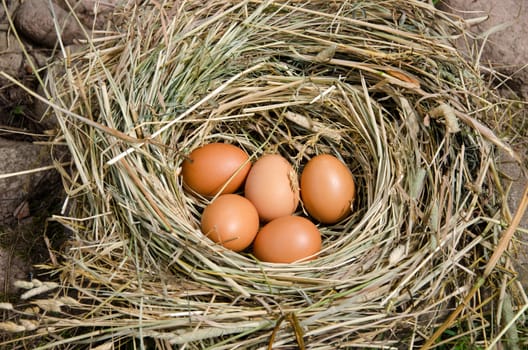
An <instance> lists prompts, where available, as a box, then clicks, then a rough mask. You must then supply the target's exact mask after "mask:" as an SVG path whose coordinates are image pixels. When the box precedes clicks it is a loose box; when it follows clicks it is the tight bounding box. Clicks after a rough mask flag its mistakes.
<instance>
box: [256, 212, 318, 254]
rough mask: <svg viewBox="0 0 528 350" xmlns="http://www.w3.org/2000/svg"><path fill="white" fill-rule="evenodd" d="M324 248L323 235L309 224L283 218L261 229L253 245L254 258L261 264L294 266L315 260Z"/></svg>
mask: <svg viewBox="0 0 528 350" xmlns="http://www.w3.org/2000/svg"><path fill="white" fill-rule="evenodd" d="M321 245H322V241H321V233H320V232H319V230H318V229H317V227H316V226H315V225H314V224H313V223H312V222H311V221H310V220H308V219H306V218H303V217H300V216H283V217H280V218H278V219H275V220H272V221H270V222H268V223H267V224H266V225H265V226H264V227H262V228H261V229H260V231H259V232H258V233H257V237H256V238H255V241H254V242H253V254H254V255H255V257H256V258H257V259H259V260H261V261H267V262H274V263H292V262H294V261H297V260H301V259H304V258H307V257H312V258H315V257H316V254H317V253H318V252H319V251H320V250H321Z"/></svg>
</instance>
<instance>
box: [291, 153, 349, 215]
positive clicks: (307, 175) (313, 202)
mask: <svg viewBox="0 0 528 350" xmlns="http://www.w3.org/2000/svg"><path fill="white" fill-rule="evenodd" d="M355 195H356V186H355V183H354V178H353V177H352V173H351V172H350V170H349V169H348V167H347V166H346V165H345V164H343V162H341V161H340V160H339V159H337V158H336V157H334V156H332V155H329V154H322V155H318V156H316V157H313V158H312V159H310V161H308V163H307V164H306V166H305V167H304V169H303V172H302V174H301V198H302V201H303V204H304V207H305V208H306V211H308V213H309V214H310V215H311V216H312V217H313V218H315V219H316V220H318V221H320V222H322V223H325V224H333V223H336V222H338V221H339V220H341V219H343V218H345V217H346V216H347V215H348V214H350V211H351V204H352V202H353V201H354V197H355Z"/></svg>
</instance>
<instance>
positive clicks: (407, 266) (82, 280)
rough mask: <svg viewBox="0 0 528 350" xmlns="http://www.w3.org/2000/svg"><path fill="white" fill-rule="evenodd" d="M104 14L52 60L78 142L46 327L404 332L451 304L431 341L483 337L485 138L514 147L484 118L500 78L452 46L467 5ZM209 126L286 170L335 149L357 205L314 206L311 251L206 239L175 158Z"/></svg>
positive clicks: (306, 342)
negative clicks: (492, 81) (80, 43)
mask: <svg viewBox="0 0 528 350" xmlns="http://www.w3.org/2000/svg"><path fill="white" fill-rule="evenodd" d="M113 24H114V25H115V28H113V31H112V32H106V33H105V35H104V36H102V37H100V38H95V39H93V40H91V41H89V42H88V44H87V45H86V46H84V47H83V48H82V49H81V50H80V51H78V52H76V53H74V54H68V55H67V57H66V58H67V59H65V60H64V61H63V62H62V64H61V65H60V66H56V67H53V68H52V69H51V71H50V74H49V76H48V87H47V90H48V91H49V94H50V101H51V102H50V105H51V107H52V109H53V111H54V112H55V114H56V115H57V119H58V123H59V125H60V128H61V135H60V140H59V141H60V142H59V141H57V146H56V147H60V146H61V145H67V147H68V149H69V153H71V160H72V166H71V168H68V169H65V168H61V169H62V174H63V179H64V183H65V188H66V191H67V194H68V196H67V200H66V203H65V205H64V213H63V215H60V216H59V215H57V216H55V217H54V219H55V220H58V221H60V222H61V223H63V224H64V225H65V226H66V227H67V228H68V229H69V230H70V231H71V239H70V240H69V243H68V246H69V247H68V249H67V251H66V252H65V253H64V254H63V259H62V260H61V261H60V262H57V265H55V266H54V267H53V268H52V270H53V271H54V272H55V273H57V272H60V276H61V279H60V280H61V288H60V290H61V291H60V292H59V293H58V294H57V295H55V296H54V298H53V299H52V300H51V299H50V301H49V302H50V303H51V306H50V304H45V305H44V306H42V305H41V306H42V308H44V309H46V307H47V308H48V312H47V313H45V315H43V316H42V317H43V319H45V320H46V322H45V324H46V328H45V330H46V331H41V332H40V336H42V334H46V335H48V336H50V338H49V339H50V340H49V344H51V345H49V346H54V345H60V344H82V343H83V342H90V343H93V344H99V345H101V346H104V345H106V346H108V345H109V344H112V345H115V346H118V345H125V344H129V345H130V344H136V345H138V344H141V345H144V346H149V345H150V346H157V347H158V348H169V347H170V346H175V345H178V344H179V345H181V346H182V347H181V348H183V347H185V348H190V349H198V348H213V347H214V348H217V349H234V348H241V349H242V348H244V349H247V348H259V349H265V348H274V349H279V348H281V349H282V348H284V349H287V348H288V349H291V348H295V347H296V346H297V347H299V348H313V349H330V348H336V347H340V348H352V347H360V348H364V347H367V346H368V347H383V346H385V347H387V348H390V347H394V348H398V346H401V345H406V346H407V347H409V348H413V347H417V346H419V345H424V346H428V345H427V343H426V342H427V341H428V339H431V337H432V336H433V332H434V331H435V330H436V329H437V328H438V327H439V326H440V325H442V324H447V323H445V322H451V323H449V327H447V328H445V329H446V332H443V333H442V334H441V336H440V337H437V336H435V337H434V338H435V339H439V340H438V341H437V343H436V345H438V344H442V342H443V343H444V344H445V343H449V344H454V342H456V339H460V335H459V334H462V335H463V337H465V338H464V339H466V338H467V339H471V341H474V342H475V343H479V342H489V341H490V339H492V337H493V336H494V334H493V331H495V330H494V329H492V328H493V327H491V326H490V323H489V322H488V321H489V317H488V316H487V315H489V313H490V312H491V311H490V310H492V309H493V308H488V309H486V307H489V305H492V304H493V300H494V298H495V297H497V294H496V293H494V292H493V290H494V289H493V288H496V286H497V283H498V282H497V281H499V280H500V279H501V278H502V273H503V272H496V271H492V272H491V273H490V274H489V276H486V277H489V278H487V279H485V281H484V282H482V283H483V286H484V287H483V288H484V289H486V288H487V289H489V290H490V294H489V295H487V296H485V295H481V293H476V294H474V296H472V297H469V298H467V296H468V293H469V291H470V290H471V289H472V287H473V286H475V285H476V284H479V283H480V282H479V281H481V280H480V279H479V278H480V276H481V271H482V269H483V268H484V267H485V263H486V260H487V259H488V258H489V257H490V256H491V255H493V253H494V251H495V248H496V246H497V241H498V237H499V233H500V232H501V230H502V228H501V225H500V224H501V216H500V215H501V210H502V197H500V196H499V195H498V194H497V191H496V190H495V189H496V186H497V181H498V180H497V178H498V176H497V172H496V170H495V167H494V165H493V164H494V163H493V162H494V161H493V159H494V155H493V150H494V149H495V148H496V146H498V147H500V148H503V149H505V150H507V151H508V150H509V149H508V148H507V146H505V145H504V144H503V143H502V142H501V141H500V140H499V139H497V138H496V137H495V136H494V135H493V133H491V132H490V130H489V129H488V128H487V127H486V126H485V125H484V123H482V121H481V120H482V119H483V118H486V117H488V116H489V115H492V114H493V113H497V109H496V105H494V104H493V103H491V102H489V100H488V99H492V98H494V96H493V93H492V92H491V91H489V90H488V88H487V87H486V86H485V84H483V81H482V78H481V76H480V74H479V72H478V70H476V68H475V67H474V66H473V65H472V64H471V62H469V63H468V62H467V61H465V60H464V59H463V58H462V57H461V56H460V55H459V53H458V52H457V51H456V50H455V49H454V48H453V47H452V46H451V45H450V40H453V39H455V38H456V37H459V36H461V35H463V29H462V27H461V24H460V22H458V21H456V20H454V19H453V18H450V17H449V16H447V15H446V14H444V13H442V12H440V11H438V10H436V9H435V8H434V7H432V6H431V5H428V4H426V3H424V2H420V1H403V0H393V1H385V2H379V1H361V2H349V1H289V2H278V1H277V2H276V1H259V0H250V1H241V2H239V1H232V2H229V1H225V0H222V1H220V0H218V1H216V0H212V1H208V2H203V1H183V2H178V1H165V2H163V4H158V3H155V2H152V3H149V4H143V5H138V6H132V5H131V6H129V7H124V8H123V9H122V10H121V12H119V13H117V14H116V17H115V19H114V21H113ZM61 142H62V143H61ZM211 142H224V143H231V144H235V145H237V146H239V147H240V148H242V149H244V150H245V151H246V152H247V153H248V154H249V155H250V157H251V159H252V160H255V159H257V158H258V157H259V156H261V155H262V154H264V153H268V152H274V153H279V154H281V155H282V156H283V157H285V158H286V159H288V160H289V161H290V163H291V164H292V165H293V167H294V169H295V170H297V171H298V172H300V171H301V170H302V168H303V166H304V165H305V164H306V162H307V161H308V160H309V159H310V158H311V157H313V156H315V155H317V154H321V153H330V154H332V155H335V156H336V157H338V158H339V159H341V160H343V162H344V163H345V164H346V165H347V166H348V167H349V169H350V170H351V172H352V173H353V175H354V178H355V180H356V186H357V195H356V200H355V201H354V204H353V211H352V214H351V215H350V216H349V217H347V218H346V219H344V220H342V221H340V222H339V223H337V224H327V225H324V224H318V228H319V230H320V232H321V234H322V238H323V248H322V251H321V253H320V254H319V256H318V258H316V259H314V260H311V261H304V262H298V263H293V264H272V263H266V262H261V261H258V260H256V259H255V258H254V257H253V256H252V255H251V252H250V251H244V252H239V253H238V252H234V251H230V250H227V249H225V248H224V247H222V246H221V245H218V244H215V243H214V242H212V241H210V240H209V239H208V238H207V237H205V236H204V235H203V234H202V233H201V231H200V214H201V212H202V210H203V208H204V207H205V206H206V205H207V204H208V203H210V201H211V198H204V197H200V196H197V195H195V194H192V193H190V192H189V191H187V190H186V189H185V187H184V186H183V184H182V179H181V176H180V170H181V165H182V162H183V161H184V159H185V158H186V156H187V155H188V154H189V152H190V151H192V150H193V149H195V148H196V147H199V146H201V145H204V144H207V143H211ZM296 215H302V216H305V213H304V212H303V208H302V206H300V207H299V209H298V212H297V213H296ZM486 298H488V299H486ZM463 301H464V305H465V306H464V309H463V310H462V312H459V313H458V314H459V315H460V317H459V319H458V321H457V322H456V323H453V322H452V320H451V321H449V319H448V320H447V321H446V317H447V316H448V315H449V314H450V313H451V312H452V311H453V310H454V309H455V308H456V307H458V306H459V305H460V304H462V302H463ZM485 306H486V307H485ZM50 307H51V308H52V309H51V311H55V313H54V312H49V311H50V310H49V308H50ZM53 308H55V309H53ZM486 310H487V311H486ZM58 311H61V312H62V313H67V314H68V315H69V318H68V319H65V318H64V316H63V315H60V314H59V315H58V314H56V312H58ZM453 324H454V325H455V327H458V328H457V331H456V332H455V333H453V331H452V327H451V325H453ZM53 334H62V338H60V339H59V338H51V335H53ZM453 334H454V335H453ZM451 338H452V339H451ZM442 339H443V340H442ZM453 339H455V340H453ZM438 342H439V343H438Z"/></svg>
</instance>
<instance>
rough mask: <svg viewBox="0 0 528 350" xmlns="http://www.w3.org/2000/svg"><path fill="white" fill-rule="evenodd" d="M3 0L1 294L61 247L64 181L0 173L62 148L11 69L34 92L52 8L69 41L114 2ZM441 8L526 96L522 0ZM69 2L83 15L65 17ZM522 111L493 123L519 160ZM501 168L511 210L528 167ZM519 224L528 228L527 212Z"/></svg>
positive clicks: (102, 18) (490, 69) (522, 253)
mask: <svg viewBox="0 0 528 350" xmlns="http://www.w3.org/2000/svg"><path fill="white" fill-rule="evenodd" d="M5 1H6V2H5V4H6V6H5V7H4V6H2V5H0V159H1V162H0V189H1V191H0V287H2V288H3V293H2V291H0V294H4V295H14V294H16V289H15V288H14V287H13V281H14V280H15V279H18V278H24V277H25V276H27V275H28V273H30V272H32V270H33V269H34V268H33V267H32V264H35V263H39V262H42V261H45V260H46V259H49V258H50V254H51V253H50V251H51V249H55V248H57V246H58V245H60V243H61V241H62V239H63V238H64V235H62V234H60V230H54V231H53V232H55V233H51V232H52V230H50V227H49V225H48V221H47V220H46V219H47V218H48V217H49V215H50V213H57V212H58V211H59V210H60V205H61V200H60V198H61V196H60V195H61V191H60V188H61V183H60V178H59V176H58V175H57V174H56V173H54V172H53V171H51V170H41V171H36V172H30V173H27V174H23V175H18V176H10V177H6V178H4V177H2V175H1V174H12V173H17V172H24V171H26V170H30V169H35V168H43V169H46V168H47V167H50V166H51V165H52V161H51V158H50V156H49V154H50V152H60V150H53V149H50V147H49V146H48V145H47V143H46V142H45V141H46V140H48V138H49V137H50V135H53V133H54V132H55V129H56V125H55V124H54V123H53V119H52V118H51V119H50V118H49V115H48V114H46V113H45V112H46V108H45V106H43V104H42V103H39V102H38V100H36V99H35V98H33V97H31V96H30V95H29V94H27V93H26V92H25V90H24V88H22V87H20V86H18V85H17V84H16V83H14V82H13V81H12V80H11V79H10V78H9V77H12V78H14V79H16V80H18V81H20V82H21V83H23V84H24V85H25V86H27V87H28V88H30V89H34V90H37V88H38V82H37V80H36V79H35V75H36V74H37V75H38V76H40V77H44V76H45V72H44V71H43V70H42V69H41V68H42V67H44V66H45V65H46V64H47V63H48V62H49V61H50V60H53V57H54V56H55V55H57V52H59V51H58V49H59V47H58V46H57V43H58V38H57V35H56V34H55V33H56V31H55V25H56V24H55V23H54V21H53V15H55V16H56V18H58V21H57V24H58V25H59V26H60V27H61V28H63V31H62V36H61V38H60V39H61V41H62V43H63V44H64V45H76V43H77V42H78V39H79V38H82V36H83V31H87V32H90V31H91V30H97V29H103V28H104V27H105V26H107V25H109V24H110V23H109V16H110V14H111V12H112V10H113V9H114V7H115V6H116V5H117V4H118V3H119V0H105V1H103V0H101V1H99V0H55V1H54V3H53V7H52V8H49V6H48V1H43V0H5ZM438 6H439V7H440V8H441V9H442V10H445V11H447V12H450V13H452V14H455V15H456V16H460V18H461V20H462V19H465V21H466V22H465V23H466V25H467V26H468V31H469V32H470V33H471V35H472V38H473V40H470V41H469V42H468V41H459V42H457V45H459V48H460V50H461V51H462V52H464V54H466V55H468V56H472V57H477V58H478V59H479V60H480V63H481V64H482V65H483V66H485V67H487V69H484V70H483V71H484V72H485V73H486V74H487V75H488V76H489V80H490V84H492V86H494V87H496V88H497V89H498V90H500V91H501V93H502V94H503V95H505V96H507V97H510V98H520V99H522V100H524V101H527V100H528V83H527V82H528V66H527V65H528V25H526V23H528V2H527V1H526V0H502V1H496V0H443V1H441V3H440V4H439V5H438ZM72 10H73V11H74V12H75V13H76V14H77V16H78V17H79V18H80V23H79V22H77V21H76V20H74V18H73V17H72V16H71V11H72ZM12 26H14V27H15V28H16V31H14V30H13V28H12ZM1 73H4V74H1ZM526 114H527V113H526V109H524V110H520V111H519V112H518V113H517V114H516V115H515V116H514V117H513V118H515V120H514V122H513V124H512V125H515V128H514V129H515V130H506V129H504V128H503V126H501V125H492V126H493V127H495V128H496V130H497V133H498V134H499V135H500V136H502V137H505V138H506V139H508V140H509V141H510V143H511V144H512V145H513V146H514V147H515V148H516V150H517V151H518V152H519V154H520V155H521V156H522V157H523V159H526V155H527V150H528V146H527V145H528V141H527V138H526V137H525V136H526V135H527V134H528V132H527V131H526V130H527V129H528V126H527V123H528V122H525V120H527V119H528V118H526V117H527V115H526ZM499 124H500V123H499ZM523 128H524V129H523ZM519 130H521V131H519ZM522 130H524V132H522ZM525 164H526V161H525ZM501 169H502V171H503V172H504V173H505V174H506V175H507V176H506V180H505V186H506V188H510V189H511V190H510V194H511V196H510V199H509V204H510V208H511V211H512V212H513V211H515V209H516V208H517V206H518V204H519V202H520V200H521V198H522V194H523V191H524V188H525V186H526V183H527V178H526V173H525V172H524V168H523V167H521V166H519V164H517V163H515V162H514V161H512V160H510V159H507V157H504V159H503V162H502V164H501ZM522 226H523V227H525V228H528V215H525V219H524V220H523V223H522ZM57 232H59V233H57ZM65 234H66V233H65ZM516 239H517V240H518V241H519V242H522V241H528V236H523V235H521V234H519V235H518V236H517V237H516ZM517 246H519V247H522V245H520V244H519V245H517ZM515 252H516V254H517V260H516V264H517V268H518V271H520V279H521V281H522V282H523V283H524V285H525V286H527V287H528V250H526V249H519V250H516V251H515Z"/></svg>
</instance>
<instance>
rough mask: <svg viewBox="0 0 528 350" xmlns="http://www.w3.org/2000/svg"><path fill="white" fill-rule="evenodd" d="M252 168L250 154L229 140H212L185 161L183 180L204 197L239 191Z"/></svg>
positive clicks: (193, 152)
mask: <svg viewBox="0 0 528 350" xmlns="http://www.w3.org/2000/svg"><path fill="white" fill-rule="evenodd" d="M250 168H251V162H249V156H248V155H247V153H246V152H244V151H243V150H242V149H241V148H239V147H237V146H235V145H231V144H227V143H210V144H207V145H204V146H202V147H199V148H196V149H195V150H193V151H192V152H191V154H189V156H188V157H187V159H185V161H184V162H183V164H182V177H183V182H184V183H185V184H186V185H187V186H188V187H189V188H191V189H192V190H193V191H195V192H197V193H199V194H201V195H203V196H215V195H216V194H217V193H218V192H219V191H220V190H221V189H222V187H223V186H224V185H226V183H227V185H226V186H225V188H224V190H223V191H222V194H224V193H233V192H235V191H236V190H237V189H238V188H239V187H240V186H241V185H242V183H243V182H244V180H245V179H246V176H247V174H248V172H249V169H250Z"/></svg>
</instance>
